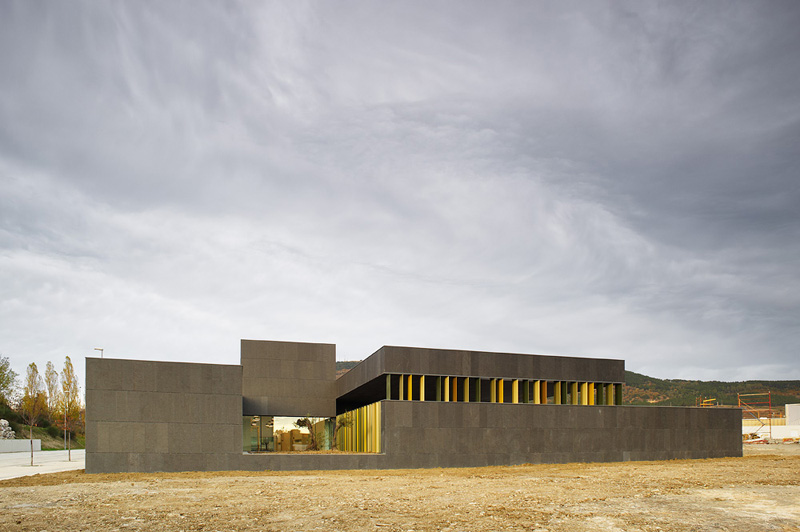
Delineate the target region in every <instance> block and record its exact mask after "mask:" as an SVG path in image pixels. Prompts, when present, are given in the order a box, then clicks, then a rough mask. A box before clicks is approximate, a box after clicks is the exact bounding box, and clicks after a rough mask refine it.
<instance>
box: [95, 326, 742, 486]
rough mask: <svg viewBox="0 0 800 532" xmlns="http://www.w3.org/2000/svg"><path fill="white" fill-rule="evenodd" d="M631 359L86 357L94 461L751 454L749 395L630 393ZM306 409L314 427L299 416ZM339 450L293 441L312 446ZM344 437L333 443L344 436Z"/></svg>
mask: <svg viewBox="0 0 800 532" xmlns="http://www.w3.org/2000/svg"><path fill="white" fill-rule="evenodd" d="M624 370H625V365H624V361H622V360H608V359H590V358H575V357H557V356H542V355H522V354H510V353H489V352H479V351H458V350H446V349H421V348H411V347H393V346H384V347H382V348H380V349H379V350H378V351H377V352H375V353H374V354H373V355H372V356H370V357H368V358H367V359H366V360H364V361H362V362H361V363H359V364H358V365H357V366H356V367H354V368H353V369H351V370H350V371H348V372H347V373H345V374H344V375H342V376H341V377H339V378H338V379H337V378H336V348H335V346H334V345H332V344H311V343H298V342H272V341H255V340H242V343H241V363H240V364H239V365H235V366H234V365H216V364H191V363H176V362H155V361H137V360H119V359H108V358H104V359H98V358H88V359H87V360H86V383H87V385H86V471H87V472H88V473H100V472H117V471H187V470H300V469H303V470H310V469H360V468H371V469H386V468H415V467H469V466H488V465H513V464H523V463H558V462H600V461H627V460H665V459H674V458H710V457H722V456H741V455H742V443H741V430H740V427H741V419H740V418H741V413H740V412H739V410H737V409H710V408H684V407H643V406H622V405H621V403H622V400H621V398H622V387H623V385H624V382H623V381H624ZM306 418H308V419H309V420H310V422H311V423H312V424H313V425H312V426H313V431H308V430H300V429H299V428H298V427H297V426H296V425H295V424H293V423H292V422H296V421H298V420H299V419H306ZM310 432H313V433H314V435H315V440H316V443H317V445H318V447H323V448H325V447H331V446H334V445H335V446H336V447H337V448H338V452H327V453H313V452H296V451H299V450H303V449H307V448H308V446H309V445H312V443H313V442H312V441H311V435H310ZM334 442H335V443H334Z"/></svg>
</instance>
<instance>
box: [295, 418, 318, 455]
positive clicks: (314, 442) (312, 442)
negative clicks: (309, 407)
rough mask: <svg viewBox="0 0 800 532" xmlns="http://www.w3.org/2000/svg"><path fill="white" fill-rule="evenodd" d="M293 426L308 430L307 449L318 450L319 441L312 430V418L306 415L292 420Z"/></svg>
mask: <svg viewBox="0 0 800 532" xmlns="http://www.w3.org/2000/svg"><path fill="white" fill-rule="evenodd" d="M294 426H295V427H297V428H300V429H301V428H303V427H305V428H307V429H308V432H309V433H310V434H311V436H310V438H309V443H308V447H307V448H306V450H307V451H318V450H319V442H318V439H317V433H316V431H315V430H314V420H313V419H312V418H310V417H308V416H306V417H303V418H300V419H298V420H297V421H295V422H294Z"/></svg>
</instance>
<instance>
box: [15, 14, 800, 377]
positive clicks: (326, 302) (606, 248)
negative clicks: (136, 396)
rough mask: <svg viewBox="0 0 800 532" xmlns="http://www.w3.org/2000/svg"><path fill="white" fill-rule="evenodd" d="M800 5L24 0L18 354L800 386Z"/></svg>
mask: <svg viewBox="0 0 800 532" xmlns="http://www.w3.org/2000/svg"><path fill="white" fill-rule="evenodd" d="M798 28H800V3H798V2H794V1H788V2H731V1H725V2H658V3H655V2H652V3H651V2H640V1H636V2H619V1H614V2H609V3H604V2H596V1H591V2H589V1H587V2H561V1H552V2H527V1H524V2H523V1H519V2H464V1H454V2H435V1H434V2H430V1H424V2H422V1H420V2H347V1H344V2H316V3H304V2H275V3H269V2H266V3H262V2H218V1H213V2H207V3H206V2H196V1H192V2H138V1H137V2H133V1H130V2H83V3H81V2H55V1H51V2H35V1H19V2H14V1H4V2H2V3H0V354H2V355H3V356H8V357H9V358H10V359H11V363H12V366H13V367H14V368H15V369H16V371H17V372H18V373H20V374H23V373H24V371H25V367H26V365H27V364H28V363H29V362H30V361H35V362H37V364H38V365H39V366H40V368H41V369H42V370H43V367H44V364H45V362H46V361H47V360H52V361H54V362H55V363H56V365H57V366H58V367H59V368H60V367H61V366H62V365H63V361H64V357H65V356H66V355H69V356H71V357H72V359H73V362H74V363H75V365H76V367H77V369H78V370H79V377H80V379H81V386H83V384H84V380H83V371H84V368H83V366H84V357H87V356H96V355H97V352H95V351H93V348H95V347H102V348H104V349H105V355H106V356H108V357H118V358H135V359H150V360H177V361H192V362H215V363H225V364H237V363H238V361H239V340H240V339H241V338H250V339H272V340H296V341H309V342H327V343H335V344H337V358H338V359H339V360H357V359H362V358H365V357H366V356H368V355H370V354H371V353H372V352H374V351H375V350H376V349H378V348H379V347H380V346H382V345H410V346H422V347H441V348H456V349H476V350H490V351H506V352H521V353H540V354H558V355H570V356H588V357H610V358H621V359H625V360H626V368H627V369H630V370H633V371H636V372H640V373H645V374H648V375H651V376H654V377H660V378H688V379H719V380H744V379H800V364H798V361H799V360H800V356H798V345H799V344H800V277H799V275H798V274H800V31H799V30H798Z"/></svg>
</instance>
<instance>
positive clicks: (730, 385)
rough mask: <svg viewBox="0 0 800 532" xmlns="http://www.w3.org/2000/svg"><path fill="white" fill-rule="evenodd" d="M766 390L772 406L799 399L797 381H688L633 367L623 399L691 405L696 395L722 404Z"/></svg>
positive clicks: (795, 401) (627, 372) (653, 403)
mask: <svg viewBox="0 0 800 532" xmlns="http://www.w3.org/2000/svg"><path fill="white" fill-rule="evenodd" d="M767 391H770V392H772V405H773V406H784V405H785V404H786V403H800V381H739V382H724V381H688V380H681V379H656V378H654V377H648V376H647V375H641V374H639V373H634V372H633V371H626V372H625V387H624V388H623V395H622V400H623V402H624V403H625V404H632V405H641V404H652V405H673V406H694V405H695V403H696V401H697V398H698V397H703V398H705V399H709V398H714V399H716V400H717V402H718V403H720V404H723V405H738V404H739V401H738V398H737V394H739V393H742V394H745V393H761V392H767ZM757 400H760V399H757ZM764 400H766V399H764Z"/></svg>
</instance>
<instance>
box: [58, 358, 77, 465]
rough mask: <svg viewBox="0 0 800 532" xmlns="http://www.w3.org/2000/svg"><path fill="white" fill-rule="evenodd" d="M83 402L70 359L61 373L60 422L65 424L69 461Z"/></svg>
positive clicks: (66, 361)
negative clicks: (71, 432) (73, 432)
mask: <svg viewBox="0 0 800 532" xmlns="http://www.w3.org/2000/svg"><path fill="white" fill-rule="evenodd" d="M80 414H81V401H80V388H78V377H76V376H75V370H74V369H73V368H72V360H70V358H69V357H67V359H66V360H65V361H64V369H63V370H62V371H61V412H60V413H59V418H60V419H59V421H62V420H63V423H64V439H65V440H67V442H69V443H68V447H67V452H68V453H69V454H68V460H72V434H70V431H72V430H74V428H75V426H76V425H77V423H78V422H79V421H80Z"/></svg>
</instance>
